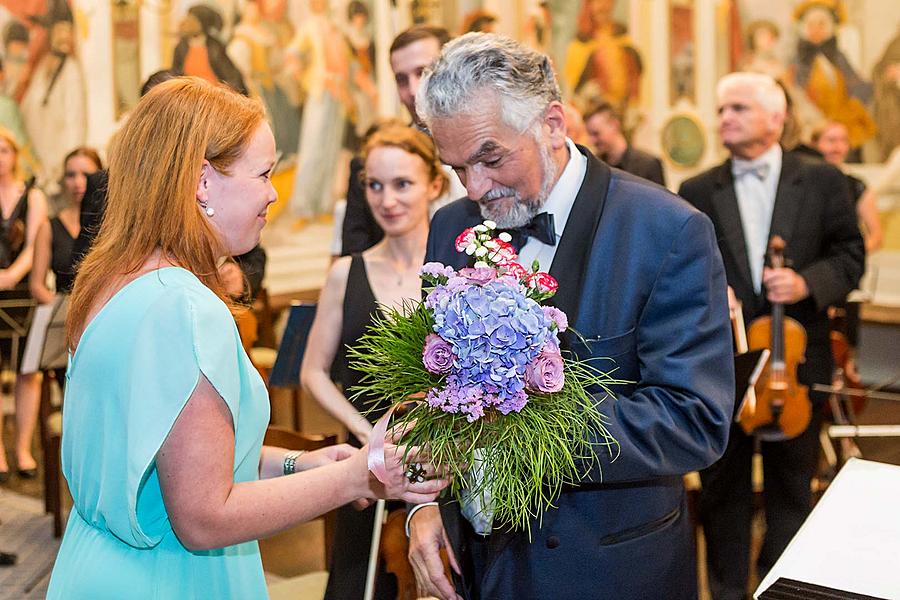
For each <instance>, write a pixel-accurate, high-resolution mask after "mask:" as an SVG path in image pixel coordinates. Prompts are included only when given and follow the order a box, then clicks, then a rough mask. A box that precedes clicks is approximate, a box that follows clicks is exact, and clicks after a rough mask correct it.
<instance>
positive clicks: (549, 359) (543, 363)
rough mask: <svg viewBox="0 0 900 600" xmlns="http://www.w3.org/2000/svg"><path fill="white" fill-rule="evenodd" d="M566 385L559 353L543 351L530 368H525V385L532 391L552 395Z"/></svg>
mask: <svg viewBox="0 0 900 600" xmlns="http://www.w3.org/2000/svg"><path fill="white" fill-rule="evenodd" d="M563 383H565V374H564V373H563V359H562V356H561V355H560V354H559V353H558V352H548V351H547V350H543V351H541V353H540V354H539V355H538V357H537V358H535V359H534V360H533V361H532V362H531V363H530V364H529V365H528V366H526V367H525V385H526V386H527V387H528V389H530V390H533V391H534V390H536V391H538V392H544V393H551V392H558V391H559V390H561V389H562V387H563Z"/></svg>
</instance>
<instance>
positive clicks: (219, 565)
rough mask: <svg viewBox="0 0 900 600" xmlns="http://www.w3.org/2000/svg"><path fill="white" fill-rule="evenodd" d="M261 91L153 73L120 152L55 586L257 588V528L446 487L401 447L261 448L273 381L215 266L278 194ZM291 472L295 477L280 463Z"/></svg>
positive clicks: (76, 364)
mask: <svg viewBox="0 0 900 600" xmlns="http://www.w3.org/2000/svg"><path fill="white" fill-rule="evenodd" d="M274 163H275V141H274V138H273V136H272V132H271V129H270V128H269V126H268V124H267V123H266V121H265V115H264V110H263V108H262V105H261V104H260V103H259V102H258V101H255V100H250V99H248V98H245V97H242V96H240V95H239V94H237V93H235V92H233V91H231V90H228V89H226V88H224V87H220V86H216V85H213V84H210V83H206V82H204V81H202V80H199V79H196V78H177V79H173V80H170V81H167V82H165V83H162V84H160V85H158V86H156V87H155V88H154V89H153V90H151V91H150V92H149V93H148V94H147V95H146V96H145V97H144V98H143V99H142V100H141V101H140V102H139V103H138V105H137V107H136V108H135V109H134V111H133V113H132V115H131V117H130V118H129V120H128V122H127V123H126V124H125V126H124V127H123V129H122V130H121V131H120V132H119V133H118V134H117V136H116V138H115V140H114V141H113V144H112V148H111V151H110V165H109V173H110V179H109V201H108V206H107V210H106V215H105V218H104V222H103V227H102V229H101V231H100V235H99V236H98V238H97V240H96V242H95V245H94V247H93V249H92V250H91V252H90V253H89V254H88V256H87V257H86V258H85V260H84V262H83V264H82V265H81V267H80V268H79V271H78V275H77V277H76V280H75V287H74V289H73V291H72V296H71V300H70V306H69V315H68V321H67V338H68V342H69V347H70V349H71V352H72V355H71V357H70V367H69V373H68V384H67V386H66V410H65V412H64V415H63V437H62V455H63V456H62V462H63V472H64V474H65V476H66V479H67V481H68V483H69V487H70V490H71V492H72V497H73V500H74V509H73V510H72V512H71V514H70V517H69V523H68V526H67V528H66V533H65V536H64V538H63V541H62V545H61V547H60V551H59V556H58V559H57V562H56V565H55V568H54V571H53V575H52V578H51V581H50V589H49V592H48V598H96V597H110V598H126V597H127V598H200V597H202V598H260V597H265V595H266V590H265V581H264V578H263V572H262V565H261V562H260V556H259V549H258V546H257V544H256V541H255V540H256V539H258V538H260V537H264V536H268V535H272V534H274V533H276V532H278V531H282V530H284V529H287V528H289V527H291V526H293V525H296V524H297V523H300V522H302V521H305V520H308V519H310V518H312V517H314V516H316V515H319V514H322V513H324V512H327V511H329V510H332V509H334V508H336V507H338V506H341V505H343V504H345V503H347V502H350V501H353V500H355V499H359V498H366V499H371V498H375V497H387V498H399V499H403V500H405V501H409V502H419V501H422V500H424V499H431V498H433V497H434V496H435V494H436V492H437V491H439V490H440V489H441V488H442V487H443V486H444V485H445V484H446V482H445V481H442V480H434V479H432V480H428V481H424V482H421V483H411V482H410V481H409V480H407V478H406V475H405V468H406V467H405V465H404V464H403V462H402V459H401V456H402V452H403V449H402V448H398V447H396V446H393V445H391V444H387V447H386V450H385V453H386V465H387V468H388V476H386V477H385V479H386V480H387V482H388V483H384V484H382V483H380V482H379V481H378V480H377V479H375V478H374V476H373V475H372V474H371V473H370V472H369V471H368V465H367V460H366V450H365V449H363V450H362V451H357V450H354V449H352V448H350V447H348V446H334V447H330V448H326V449H323V450H319V451H316V452H309V453H305V454H303V455H300V456H298V455H297V454H296V453H291V452H286V451H285V450H283V449H277V448H268V447H262V439H263V434H264V433H265V429H266V426H267V424H268V421H269V403H268V397H267V393H266V389H265V386H264V385H263V382H262V379H261V378H260V377H259V375H258V373H257V372H256V370H255V369H254V368H253V366H252V365H251V364H250V361H249V359H248V358H247V355H246V353H245V352H244V351H243V349H242V348H241V343H240V339H239V337H238V333H237V329H236V327H235V324H234V321H233V319H232V316H231V313H230V311H229V310H228V306H227V303H228V301H227V298H226V296H225V294H224V291H223V289H222V287H223V286H222V282H221V280H220V276H219V274H218V271H217V269H216V265H217V262H218V261H219V260H221V257H225V256H231V255H236V254H242V253H244V252H246V251H247V250H249V249H250V248H252V247H253V246H254V245H256V243H257V242H258V240H259V234H260V231H261V229H262V227H263V225H264V224H265V219H266V211H267V208H268V206H269V204H271V203H272V202H274V201H275V190H274V188H273V187H272V183H271V180H270V177H271V172H272V168H273V167H274ZM282 475H283V476H282Z"/></svg>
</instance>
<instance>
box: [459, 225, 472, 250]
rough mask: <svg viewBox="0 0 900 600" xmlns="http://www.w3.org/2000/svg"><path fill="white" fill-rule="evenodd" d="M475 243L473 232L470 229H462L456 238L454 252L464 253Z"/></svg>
mask: <svg viewBox="0 0 900 600" xmlns="http://www.w3.org/2000/svg"><path fill="white" fill-rule="evenodd" d="M474 241H475V230H474V229H473V228H471V227H467V228H465V229H463V232H462V233H460V234H459V235H458V236H456V251H457V252H465V251H466V248H467V247H468V246H469V244H471V243H472V242H474Z"/></svg>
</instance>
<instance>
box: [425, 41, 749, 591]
mask: <svg viewBox="0 0 900 600" xmlns="http://www.w3.org/2000/svg"><path fill="white" fill-rule="evenodd" d="M416 107H417V110H418V113H419V117H420V118H421V119H422V120H423V122H424V123H426V124H427V125H428V127H429V128H430V130H431V132H432V134H433V135H434V139H435V141H436V143H437V146H438V148H439V150H440V153H441V158H442V160H443V161H444V162H445V163H447V164H449V165H450V166H452V167H453V168H454V169H455V171H456V172H457V174H458V175H459V177H460V180H461V181H462V182H463V183H464V184H465V186H466V188H467V192H468V196H469V198H470V199H466V198H463V199H461V200H458V201H456V202H454V203H452V204H450V205H448V206H446V207H444V208H443V209H441V210H440V211H438V212H437V213H436V214H435V216H434V218H433V220H432V226H431V234H430V236H429V241H428V251H427V257H426V260H429V261H441V262H444V263H446V264H450V265H453V266H455V267H461V266H464V264H465V261H466V258H467V257H465V256H463V255H461V254H459V253H457V252H456V251H455V249H454V244H453V242H454V238H455V237H456V235H457V234H458V233H459V232H460V231H462V230H463V228H465V227H468V226H471V225H474V224H476V223H478V222H480V221H481V220H482V219H484V218H489V219H492V220H494V221H496V222H497V223H498V225H499V226H500V227H502V228H506V229H512V230H516V231H515V232H514V233H515V234H518V235H516V236H515V237H519V238H520V239H522V240H523V241H524V245H522V246H521V248H520V259H521V262H522V263H523V264H529V265H530V264H531V263H532V261H534V260H537V261H539V262H540V264H541V267H542V268H543V269H547V268H548V267H549V269H550V273H551V274H552V275H553V276H555V277H556V279H557V280H558V281H559V284H560V288H559V292H558V293H557V295H556V297H555V298H554V300H555V304H556V306H557V307H559V308H560V309H563V310H564V311H565V312H566V313H567V314H568V316H569V321H570V323H573V324H574V329H575V330H577V332H578V333H579V334H580V336H573V337H570V338H568V339H567V340H565V343H566V344H567V345H568V347H569V348H570V349H571V350H572V351H574V352H576V353H578V354H579V355H580V356H582V357H586V358H587V357H597V358H600V357H602V358H608V359H612V360H614V361H615V365H616V367H617V368H618V370H617V371H616V376H617V377H620V378H622V379H626V380H631V381H633V382H634V383H632V384H629V385H624V386H621V387H618V388H616V389H615V392H616V394H615V396H614V397H609V398H606V399H604V400H603V401H602V403H601V402H600V400H601V399H602V398H601V397H599V396H598V397H597V410H598V411H600V412H602V413H603V414H604V415H605V416H606V418H607V419H608V421H609V429H610V431H611V432H612V434H613V435H614V436H615V437H616V439H617V440H618V441H619V444H620V446H621V451H620V453H619V455H618V457H617V458H616V459H615V460H610V456H609V454H608V453H607V451H606V450H605V449H604V448H599V447H598V454H599V459H600V460H599V461H598V463H599V468H597V469H595V471H594V472H593V473H591V474H590V476H589V477H588V478H587V479H586V480H585V481H583V482H582V484H581V485H580V486H578V487H573V488H568V489H566V490H565V491H564V492H563V494H562V495H561V497H560V498H559V499H558V500H557V502H556V508H554V509H552V510H549V511H547V512H546V513H544V514H543V515H541V518H540V520H538V519H536V520H535V522H534V524H533V527H532V532H531V538H530V539H529V535H528V533H527V532H524V531H516V532H508V531H505V530H500V529H494V530H493V531H489V532H488V533H489V534H488V535H480V534H479V533H476V531H475V529H474V528H473V527H472V526H471V525H470V524H469V522H468V521H467V519H466V518H465V517H463V516H462V513H461V511H460V507H459V506H457V505H454V504H442V505H441V506H424V505H420V506H417V507H414V509H413V510H412V511H411V513H410V516H409V518H408V526H409V529H410V560H411V562H412V564H413V568H414V570H415V572H416V577H417V580H418V583H419V585H420V587H421V588H422V591H424V592H427V593H429V594H432V595H435V596H438V597H440V598H457V597H464V598H472V599H475V598H579V599H583V598H618V599H629V598H634V599H642V600H643V599H646V598H670V599H673V598H696V595H697V588H696V575H695V573H696V571H695V568H694V563H695V560H694V549H693V546H692V543H691V536H690V530H689V523H688V516H687V514H686V510H685V494H684V488H683V486H682V475H683V474H684V473H687V472H688V471H692V470H695V469H700V468H703V467H706V466H708V465H710V464H711V463H713V462H714V461H715V460H716V459H717V458H718V457H719V456H720V455H721V454H722V452H723V450H724V448H725V445H726V442H727V438H728V429H729V424H730V422H731V415H732V410H733V395H734V375H733V366H732V359H731V356H732V348H731V334H730V326H729V320H728V304H727V299H726V284H725V272H724V269H723V266H722V259H721V257H720V254H719V251H718V248H717V247H716V238H715V235H714V233H713V228H712V224H711V223H710V220H709V219H708V218H707V217H706V216H705V215H703V214H702V213H700V212H699V211H697V210H695V209H693V208H691V207H690V206H688V205H687V204H686V203H685V202H683V201H682V200H680V199H679V198H677V197H676V196H674V195H673V194H670V193H668V192H667V191H665V190H664V189H662V188H660V187H658V186H656V185H653V184H651V183H649V182H647V181H646V180H643V179H639V178H636V177H633V176H631V175H628V174H626V173H624V172H622V171H619V170H617V169H611V168H610V167H608V166H606V165H605V164H604V163H602V162H600V161H599V160H597V159H596V158H595V157H594V156H593V155H592V154H591V153H590V152H589V151H587V150H586V149H585V148H582V147H579V146H576V145H575V144H573V143H572V142H571V141H570V140H569V139H568V138H567V137H566V127H565V119H564V117H563V108H562V104H561V103H560V95H559V88H558V86H557V83H556V79H555V77H554V75H553V70H552V67H551V65H550V61H549V59H548V58H547V57H546V56H544V55H541V54H538V53H536V52H534V51H532V50H530V49H528V48H526V47H524V46H522V45H520V44H518V43H516V42H514V41H512V40H510V39H507V38H503V37H500V36H496V35H491V34H469V35H466V36H463V37H461V38H459V39H458V40H456V41H455V42H451V43H450V44H448V45H447V46H445V48H444V51H443V53H442V55H441V58H440V59H439V60H438V61H437V62H436V63H435V65H434V67H433V70H432V71H431V72H430V73H429V74H427V75H426V78H425V80H424V81H423V83H422V86H421V87H420V91H419V95H418V96H417V105H416ZM636 200H639V201H636ZM601 364H602V363H601ZM607 364H611V363H607ZM462 512H466V511H462ZM441 548H446V549H447V550H448V554H449V556H450V563H451V567H452V571H453V573H452V577H453V580H454V581H453V583H451V581H450V579H449V578H448V575H447V574H446V573H445V572H444V569H443V567H442V564H441V560H440V558H439V550H440V549H441Z"/></svg>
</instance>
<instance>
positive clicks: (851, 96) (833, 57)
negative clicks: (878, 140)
mask: <svg viewBox="0 0 900 600" xmlns="http://www.w3.org/2000/svg"><path fill="white" fill-rule="evenodd" d="M794 19H795V21H796V22H797V26H798V36H799V39H798V44H797V55H796V57H795V59H794V63H793V65H792V75H793V79H794V82H795V84H796V85H797V87H798V88H800V89H802V90H803V91H804V92H805V93H806V95H807V96H808V97H809V99H810V101H811V102H812V103H813V104H814V105H815V106H816V107H817V108H818V109H819V110H820V111H821V112H822V115H823V117H824V118H825V119H826V120H829V121H837V122H839V123H843V124H844V125H846V127H847V131H848V132H849V134H850V145H851V146H852V147H853V148H858V147H859V146H860V145H862V144H863V143H864V142H866V141H867V140H869V139H871V138H872V137H873V136H874V135H875V131H876V127H875V122H874V120H873V119H872V116H871V115H870V114H869V111H868V109H867V108H866V103H868V102H870V101H871V99H872V86H871V85H870V84H869V83H867V82H865V81H863V79H862V78H861V77H860V76H859V75H858V74H857V72H856V70H855V69H854V68H853V66H852V65H851V64H850V61H849V60H848V59H847V57H846V56H845V55H844V53H843V52H842V51H841V50H840V49H839V48H838V44H837V28H838V25H840V24H841V23H843V22H844V21H845V20H846V11H845V8H844V5H843V3H842V2H840V0H804V1H803V2H801V3H800V4H799V5H798V6H797V8H796V9H795V11H794Z"/></svg>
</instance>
